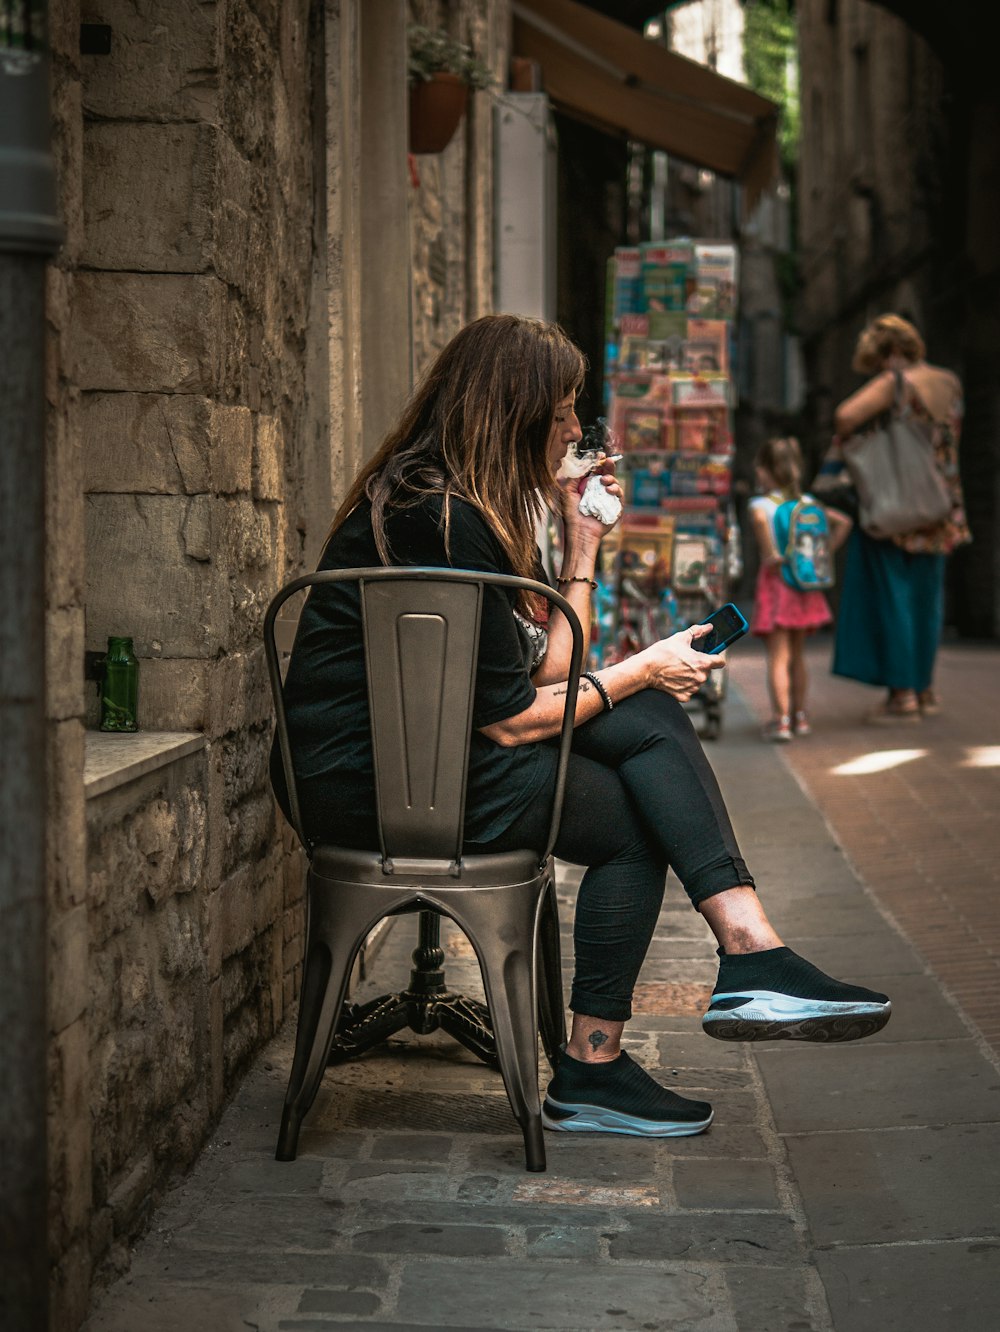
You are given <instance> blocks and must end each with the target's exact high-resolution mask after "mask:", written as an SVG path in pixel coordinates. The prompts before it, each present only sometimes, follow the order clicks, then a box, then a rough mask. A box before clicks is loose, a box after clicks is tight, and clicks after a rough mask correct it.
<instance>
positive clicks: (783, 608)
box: [750, 564, 833, 635]
mask: <svg viewBox="0 0 1000 1332" xmlns="http://www.w3.org/2000/svg"><path fill="white" fill-rule="evenodd" d="M832 620H833V615H832V614H831V612H830V606H829V603H828V602H827V599H826V597H825V596H824V595H823V593H822V592H799V591H798V590H797V589H796V588H794V587H789V586H788V584H787V583H786V582H785V580H784V579H783V578H782V576H781V570H780V569H779V568H778V567H777V566H776V565H771V564H766V565H762V566H761V568H760V570H759V571H758V573H757V588H756V591H755V593H754V599H753V613H752V615H751V616H750V632H751V633H752V634H761V635H763V634H769V633H771V632H772V630H774V629H808V630H812V629H821V628H822V627H823V625H824V624H830V623H831V621H832Z"/></svg>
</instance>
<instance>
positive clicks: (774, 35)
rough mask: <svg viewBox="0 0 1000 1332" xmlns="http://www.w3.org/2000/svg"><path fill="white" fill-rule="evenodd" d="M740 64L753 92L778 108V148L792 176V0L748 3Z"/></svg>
mask: <svg viewBox="0 0 1000 1332" xmlns="http://www.w3.org/2000/svg"><path fill="white" fill-rule="evenodd" d="M743 24H744V26H743V61H744V65H745V67H746V73H747V82H748V83H749V84H750V87H751V88H753V90H754V92H759V93H760V94H761V96H762V97H767V98H769V99H770V100H771V101H772V102H776V103H777V104H778V106H779V107H780V108H781V120H780V125H779V128H778V147H779V150H780V152H781V161H782V165H783V166H784V167H785V170H786V172H788V173H789V174H790V173H792V172H793V171H794V169H795V163H796V160H797V158H798V150H799V91H798V60H797V50H796V31H795V14H794V12H793V5H792V3H791V0H748V3H747V5H746V8H745V11H744V19H743Z"/></svg>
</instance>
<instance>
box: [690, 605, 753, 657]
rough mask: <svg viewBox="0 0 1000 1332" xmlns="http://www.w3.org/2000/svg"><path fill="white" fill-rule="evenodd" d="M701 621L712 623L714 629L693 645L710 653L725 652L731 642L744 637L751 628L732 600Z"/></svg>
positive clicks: (701, 650)
mask: <svg viewBox="0 0 1000 1332" xmlns="http://www.w3.org/2000/svg"><path fill="white" fill-rule="evenodd" d="M699 623H700V624H710V625H711V626H712V631H711V633H708V634H705V635H704V636H703V637H702V638H698V639H696V640H695V642H694V643H693V645H692V646H693V647H694V648H695V649H696V650H697V651H698V652H708V653H715V652H724V651H725V650H726V648H727V647H728V646H729V645H730V643H735V642H736V640H737V639H738V638H742V637H743V635H744V634H745V633H746V632H747V630H748V629H749V628H750V626H749V625H748V624H747V622H746V620H745V619H744V618H743V616H742V615H741V614H740V612H739V611H738V610H737V609H736V607H735V606H734V605H733V603H732V602H731V601H730V602H728V603H727V604H726V605H725V606H720V607H719V609H718V610H717V611H713V612H712V614H711V615H709V616H708V618H707V619H705V620H701V621H699Z"/></svg>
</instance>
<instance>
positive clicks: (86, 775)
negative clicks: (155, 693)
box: [83, 731, 206, 800]
mask: <svg viewBox="0 0 1000 1332" xmlns="http://www.w3.org/2000/svg"><path fill="white" fill-rule="evenodd" d="M205 743H206V741H205V737H204V736H203V735H202V734H201V733H200V732H198V731H135V732H134V733H133V734H131V735H127V734H126V735H123V734H115V733H114V732H111V731H87V733H86V736H85V744H86V756H85V759H84V765H83V793H84V796H85V797H86V799H87V800H92V799H93V798H94V797H95V796H99V795H104V794H105V793H106V792H107V791H113V790H114V789H115V787H118V786H124V785H125V784H126V783H127V782H134V781H136V780H137V779H138V778H139V777H144V776H145V775H146V773H147V772H155V771H156V769H157V768H163V767H166V765H167V764H168V763H174V762H175V761H176V760H177V759H180V758H184V757H185V756H186V755H188V754H194V753H196V752H197V751H198V750H199V749H204V748H205Z"/></svg>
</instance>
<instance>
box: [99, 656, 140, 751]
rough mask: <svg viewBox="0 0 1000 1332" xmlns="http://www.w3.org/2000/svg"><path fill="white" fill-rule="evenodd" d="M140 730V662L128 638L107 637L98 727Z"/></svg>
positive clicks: (116, 729) (113, 729)
mask: <svg viewBox="0 0 1000 1332" xmlns="http://www.w3.org/2000/svg"><path fill="white" fill-rule="evenodd" d="M138 729H139V662H138V659H137V657H136V655H135V653H134V652H133V651H132V640H131V638H109V639H108V655H107V657H105V659H104V687H103V688H102V690H101V730H102V731H137V730H138Z"/></svg>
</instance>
